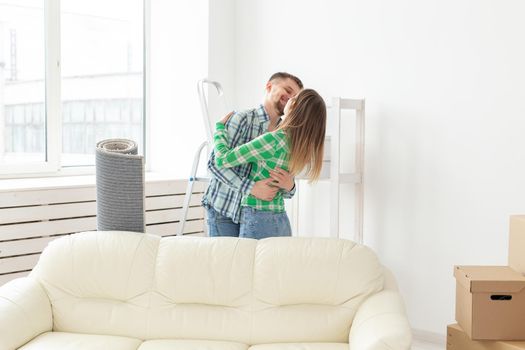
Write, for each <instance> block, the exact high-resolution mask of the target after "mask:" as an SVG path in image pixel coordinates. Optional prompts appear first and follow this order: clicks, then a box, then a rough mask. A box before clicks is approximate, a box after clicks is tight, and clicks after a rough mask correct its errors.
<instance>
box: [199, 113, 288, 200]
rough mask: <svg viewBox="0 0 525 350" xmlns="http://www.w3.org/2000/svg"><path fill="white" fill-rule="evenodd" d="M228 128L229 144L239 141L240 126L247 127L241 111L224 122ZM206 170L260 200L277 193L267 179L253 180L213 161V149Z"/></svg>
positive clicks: (243, 192) (234, 188)
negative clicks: (220, 166)
mask: <svg viewBox="0 0 525 350" xmlns="http://www.w3.org/2000/svg"><path fill="white" fill-rule="evenodd" d="M226 126H227V130H228V137H229V139H230V140H232V142H231V144H235V143H236V142H237V143H238V142H239V138H240V137H241V128H243V127H248V125H246V116H245V114H243V113H235V114H233V115H232V116H231V117H230V118H229V120H228V121H227V123H226ZM208 170H209V171H210V172H211V173H212V174H213V176H214V177H215V178H216V179H217V180H218V181H219V182H221V183H222V184H224V185H226V186H228V187H230V188H231V189H233V190H236V191H238V192H241V193H242V194H245V195H247V194H251V195H253V196H254V197H257V198H259V199H262V200H268V201H269V200H272V199H273V197H275V195H276V194H277V191H278V189H276V188H275V187H272V186H270V185H269V181H268V180H261V181H257V182H254V181H252V180H250V178H248V177H246V178H242V177H241V176H239V175H238V174H237V172H236V171H235V170H233V169H232V168H221V169H219V167H218V166H217V165H216V163H215V151H213V152H212V153H211V155H210V160H209V161H208Z"/></svg>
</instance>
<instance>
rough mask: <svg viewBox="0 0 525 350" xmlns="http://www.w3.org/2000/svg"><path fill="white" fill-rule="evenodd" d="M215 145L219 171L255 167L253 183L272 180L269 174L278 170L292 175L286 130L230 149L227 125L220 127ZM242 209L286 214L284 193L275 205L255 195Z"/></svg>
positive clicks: (245, 202) (274, 200)
mask: <svg viewBox="0 0 525 350" xmlns="http://www.w3.org/2000/svg"><path fill="white" fill-rule="evenodd" d="M213 141H214V143H215V163H216V164H217V166H218V167H219V168H231V167H234V166H238V165H240V164H246V163H252V171H251V173H250V179H252V180H253V181H259V180H263V179H267V178H269V177H270V173H269V170H273V169H275V168H277V167H279V168H281V169H284V170H286V171H288V160H289V158H290V147H289V146H288V138H287V137H286V134H285V133H284V131H282V130H276V131H273V132H267V133H265V134H263V135H261V136H259V137H257V138H256V139H253V140H252V141H250V142H248V143H245V144H243V145H240V146H238V147H236V148H233V149H230V147H229V146H228V145H229V142H228V133H227V132H226V130H225V127H224V124H222V123H220V122H218V123H217V124H216V132H215V135H214V137H213ZM241 205H242V206H249V207H252V208H254V209H257V210H269V211H274V212H284V211H285V209H284V200H283V194H282V191H279V192H277V195H276V196H275V197H274V199H273V200H271V201H264V200H262V199H258V198H255V197H254V196H252V195H247V196H244V197H243V199H242V203H241Z"/></svg>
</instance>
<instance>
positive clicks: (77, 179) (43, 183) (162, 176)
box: [0, 172, 185, 192]
mask: <svg viewBox="0 0 525 350" xmlns="http://www.w3.org/2000/svg"><path fill="white" fill-rule="evenodd" d="M174 180H180V181H182V180H185V179H181V178H180V177H175V176H174V175H171V174H167V173H154V172H147V173H146V174H145V182H146V183H148V182H161V181H174ZM95 182H96V177H95V175H94V174H93V175H79V176H50V177H35V178H21V179H4V180H1V179H0V192H14V191H34V190H46V189H52V188H79V187H92V186H94V185H95Z"/></svg>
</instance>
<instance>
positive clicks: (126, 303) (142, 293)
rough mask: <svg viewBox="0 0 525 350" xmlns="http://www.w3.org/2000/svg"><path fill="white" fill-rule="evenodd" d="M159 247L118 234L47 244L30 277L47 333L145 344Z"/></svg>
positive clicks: (153, 239) (146, 238) (155, 241)
mask: <svg viewBox="0 0 525 350" xmlns="http://www.w3.org/2000/svg"><path fill="white" fill-rule="evenodd" d="M159 242H160V237H158V236H153V235H145V234H142V233H134V232H118V231H108V232H85V233H79V234H75V235H71V236H67V237H63V238H60V239H57V240H55V241H53V242H51V243H50V244H49V245H48V246H47V248H46V249H45V250H44V252H43V253H42V256H41V257H40V260H39V262H38V264H37V266H36V267H35V268H34V269H33V271H32V272H31V276H33V277H34V278H36V279H38V280H39V281H40V282H41V284H42V285H43V286H44V288H45V289H46V292H47V294H48V295H49V299H50V301H51V306H52V310H53V330H54V331H59V332H72V333H90V334H106V335H120V336H128V337H136V338H141V339H144V338H146V330H147V313H148V306H149V300H150V297H149V295H150V293H151V290H152V285H153V280H154V278H155V266H156V265H155V264H156V261H157V250H158V245H159Z"/></svg>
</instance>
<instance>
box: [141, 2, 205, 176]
mask: <svg viewBox="0 0 525 350" xmlns="http://www.w3.org/2000/svg"><path fill="white" fill-rule="evenodd" d="M208 23H209V20H208V1H207V0H198V1H195V0H184V1H171V0H151V49H150V50H151V52H150V56H151V68H150V69H151V72H150V73H151V74H150V84H151V89H150V104H151V110H150V114H149V124H150V125H149V128H150V135H151V137H150V140H149V142H148V145H149V148H150V149H149V151H148V155H149V157H148V160H147V162H148V164H149V166H150V168H151V170H152V171H157V172H164V173H171V174H173V175H175V176H176V177H178V178H181V179H184V178H188V176H189V174H190V170H191V164H192V161H193V157H194V153H195V151H196V150H197V147H198V146H199V144H200V143H201V142H202V141H204V140H205V138H206V137H205V133H204V130H203V127H202V117H201V112H200V109H199V101H198V98H197V81H198V80H199V79H201V78H203V77H205V76H206V75H207V73H208V29H209V25H208Z"/></svg>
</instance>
